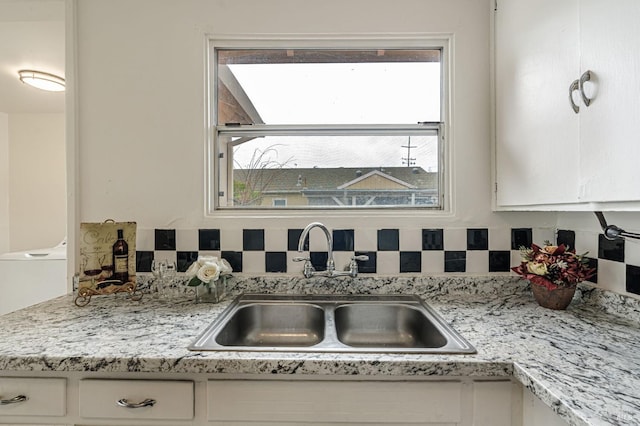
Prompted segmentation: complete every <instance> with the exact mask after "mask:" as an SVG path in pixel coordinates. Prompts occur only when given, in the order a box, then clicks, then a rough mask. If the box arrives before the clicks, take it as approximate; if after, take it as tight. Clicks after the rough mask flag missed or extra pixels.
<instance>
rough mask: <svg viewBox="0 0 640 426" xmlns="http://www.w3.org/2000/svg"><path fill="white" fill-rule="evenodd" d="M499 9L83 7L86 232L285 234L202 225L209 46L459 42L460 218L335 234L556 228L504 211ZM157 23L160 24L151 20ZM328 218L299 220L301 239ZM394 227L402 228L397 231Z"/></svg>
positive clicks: (470, 2) (224, 4)
mask: <svg viewBox="0 0 640 426" xmlns="http://www.w3.org/2000/svg"><path fill="white" fill-rule="evenodd" d="M490 3H491V2H490V1H488V0H395V1H387V0H348V1H344V0H328V1H300V0H270V1H264V0H240V1H205V0H180V1H178V0H164V1H153V0H139V1H135V2H131V1H127V0H113V1H104V0H102V1H101V0H83V1H81V2H78V3H77V6H78V7H77V22H78V28H77V40H78V51H77V54H78V61H77V65H78V108H77V110H78V114H79V116H78V120H79V123H78V124H79V125H78V144H79V177H78V180H79V184H80V193H79V197H78V200H79V211H80V213H79V214H80V216H79V217H80V221H101V220H104V219H106V218H113V219H116V220H135V221H137V222H138V227H139V229H140V228H142V229H152V228H161V227H172V228H198V227H206V226H213V225H215V226H216V227H220V228H224V229H230V228H243V227H244V228H247V227H256V226H259V227H261V228H264V227H266V228H269V227H274V228H275V227H282V222H283V221H282V218H261V217H242V218H239V217H228V216H227V217H214V218H206V217H205V216H204V211H205V207H204V198H203V193H204V184H205V170H204V159H203V154H204V152H205V125H204V122H205V94H204V91H205V90H204V88H205V85H204V81H205V75H204V74H205V35H206V34H224V35H233V34H249V35H251V34H262V35H264V34H269V33H277V34H282V33H298V34H314V33H316V34H317V33H337V34H358V33H384V32H392V33H425V32H430V33H447V34H453V38H454V43H453V45H454V58H453V82H452V94H453V95H452V105H453V114H452V125H453V128H452V134H451V143H452V157H453V159H454V161H453V164H452V166H453V168H452V190H453V193H454V211H453V214H452V215H449V216H444V215H439V216H436V217H434V216H431V215H427V214H423V215H419V216H416V215H413V216H406V217H402V216H400V223H398V215H395V216H390V215H387V216H386V217H382V218H367V220H366V221H363V220H362V219H361V218H360V216H361V215H358V216H354V215H350V216H348V215H342V216H337V215H324V216H323V220H324V221H325V223H326V224H327V225H328V226H330V227H344V226H349V227H356V228H357V227H362V226H367V227H371V228H376V227H384V226H389V224H390V223H393V224H394V225H396V226H398V225H399V226H401V227H406V228H416V227H431V226H447V227H461V228H464V227H470V226H483V227H490V228H493V227H499V228H500V227H511V226H516V227H517V226H553V225H554V224H555V215H554V214H553V213H539V214H529V213H492V211H491V202H490V200H491V178H490V164H491V161H490V151H491V150H490V87H489V29H490V25H489V22H490V13H491V10H492V9H491V7H490ZM150 11H152V12H153V13H150ZM317 217H318V215H317V214H306V215H298V216H296V217H293V218H289V219H287V226H289V227H303V226H304V225H306V224H307V223H308V222H309V221H310V220H311V219H316V218H317ZM391 221H393V222H391Z"/></svg>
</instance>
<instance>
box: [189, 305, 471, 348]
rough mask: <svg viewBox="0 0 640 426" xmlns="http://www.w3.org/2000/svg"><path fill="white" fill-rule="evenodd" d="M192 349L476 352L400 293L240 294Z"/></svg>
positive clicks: (425, 307)
mask: <svg viewBox="0 0 640 426" xmlns="http://www.w3.org/2000/svg"><path fill="white" fill-rule="evenodd" d="M189 349H190V350H193V351H287V352H393V353H462V354H471V353H475V352H476V350H475V348H474V347H473V346H471V345H470V344H469V342H467V341H466V340H465V339H464V338H463V337H462V336H460V335H459V334H458V333H457V332H456V331H455V330H454V329H453V328H451V327H450V326H449V325H448V324H447V323H445V322H444V321H443V320H442V318H440V316H439V315H438V314H437V313H436V312H435V311H434V310H433V309H432V308H431V307H430V306H429V305H427V304H426V303H425V302H424V301H423V300H422V299H420V298H419V297H417V296H398V295H384V296H377V295H296V296H292V295H265V294H245V295H241V296H239V297H237V298H236V299H235V300H234V301H233V302H232V303H231V304H230V305H229V306H228V307H227V309H226V310H225V311H224V312H223V313H222V314H221V315H220V316H219V317H218V318H216V320H215V321H213V322H212V323H211V324H210V325H209V326H208V327H207V328H206V329H205V330H204V331H203V332H202V333H201V334H200V335H199V336H198V337H197V338H196V339H195V341H194V342H193V343H192V344H191V345H190V346H189Z"/></svg>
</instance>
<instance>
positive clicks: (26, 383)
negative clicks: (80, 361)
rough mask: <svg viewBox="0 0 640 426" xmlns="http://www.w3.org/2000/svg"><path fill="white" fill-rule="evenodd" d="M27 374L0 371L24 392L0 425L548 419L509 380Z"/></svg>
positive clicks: (438, 425)
mask: <svg viewBox="0 0 640 426" xmlns="http://www.w3.org/2000/svg"><path fill="white" fill-rule="evenodd" d="M10 374H11V373H10V372H7V374H6V376H9V375H10ZM31 374H32V376H33V377H3V375H2V373H1V372H0V399H2V400H6V399H11V398H16V397H18V396H20V395H25V396H26V397H28V400H27V401H22V402H18V403H16V404H6V405H0V425H3V426H5V425H22V426H24V425H34V426H35V425H38V426H43V425H56V426H64V425H69V426H71V425H75V426H155V425H158V426H162V425H165V426H169V425H170V426H220V425H231V426H249V425H251V426H261V425H262V426H275V425H300V424H304V425H305V426H319V425H325V426H328V425H331V426H340V425H367V426H375V425H378V426H389V425H396V426H398V425H405V426H407V425H426V426H537V425H543V424H544V425H545V426H547V425H552V423H545V422H546V420H540V421H538V422H531V421H530V420H529V417H530V418H534V417H531V416H532V415H531V414H530V411H531V410H530V407H528V406H527V405H526V404H527V403H528V402H526V401H525V404H524V405H523V391H522V387H521V386H520V385H519V384H517V383H515V382H512V381H509V380H493V379H491V380H489V379H486V380H482V379H478V378H473V379H472V378H469V377H460V378H450V379H446V380H445V379H444V378H443V379H442V380H433V379H431V380H430V379H429V378H424V379H423V378H420V379H416V378H415V377H406V378H389V377H384V378H381V379H375V378H366V380H363V379H362V378H358V379H357V380H354V378H351V377H343V376H341V377H331V378H326V377H323V378H319V377H316V376H306V377H294V378H289V377H287V378H286V380H284V379H283V378H282V377H276V378H273V377H268V376H253V375H252V376H233V375H213V374H212V375H205V374H187V375H175V376H172V375H167V374H137V373H118V374H113V375H109V376H107V375H106V374H104V373H102V374H98V373H87V374H83V373H73V372H69V373H66V374H65V376H66V377H62V378H61V377H55V378H54V377H37V376H38V373H36V372H33V373H31ZM42 375H44V374H42ZM387 379H388V380H387ZM533 398H535V397H533ZM118 401H120V403H118ZM527 401H529V402H530V400H527ZM538 402H539V401H538ZM539 404H541V403H539ZM523 414H524V415H523ZM523 417H524V418H525V422H524V423H523ZM535 418H538V417H535ZM540 418H542V417H540ZM545 419H546V418H545ZM558 424H561V423H558ZM554 426H555V425H554Z"/></svg>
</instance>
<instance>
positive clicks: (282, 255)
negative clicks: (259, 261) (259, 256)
mask: <svg viewBox="0 0 640 426" xmlns="http://www.w3.org/2000/svg"><path fill="white" fill-rule="evenodd" d="M265 271H266V272H287V252H286V251H268V252H266V253H265Z"/></svg>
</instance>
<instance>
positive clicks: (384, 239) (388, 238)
mask: <svg viewBox="0 0 640 426" xmlns="http://www.w3.org/2000/svg"><path fill="white" fill-rule="evenodd" d="M378 250H379V251H397V250H400V232H399V231H398V230H397V229H378Z"/></svg>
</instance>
